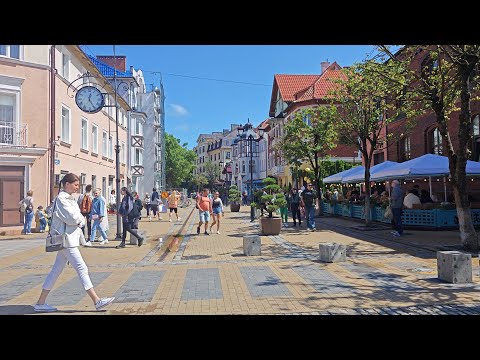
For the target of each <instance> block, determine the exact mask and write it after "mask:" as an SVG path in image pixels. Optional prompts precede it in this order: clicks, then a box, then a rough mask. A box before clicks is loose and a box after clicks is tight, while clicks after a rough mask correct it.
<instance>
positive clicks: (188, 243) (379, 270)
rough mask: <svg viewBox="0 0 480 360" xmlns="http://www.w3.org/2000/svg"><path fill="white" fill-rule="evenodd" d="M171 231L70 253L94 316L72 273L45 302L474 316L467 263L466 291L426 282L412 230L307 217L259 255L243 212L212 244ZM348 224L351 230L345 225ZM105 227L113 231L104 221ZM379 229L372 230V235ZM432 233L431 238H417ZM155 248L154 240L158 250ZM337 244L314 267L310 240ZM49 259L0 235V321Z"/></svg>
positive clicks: (166, 227)
mask: <svg viewBox="0 0 480 360" xmlns="http://www.w3.org/2000/svg"><path fill="white" fill-rule="evenodd" d="M179 210H180V211H179V216H180V217H181V218H182V219H183V220H182V221H181V222H172V223H170V222H168V216H166V215H165V214H163V215H164V217H165V220H161V221H159V220H152V221H148V219H146V218H142V220H141V221H140V229H142V230H143V231H145V232H146V234H147V241H146V243H145V244H144V245H143V246H141V247H138V246H136V245H128V241H127V248H125V249H115V245H116V244H117V243H116V242H115V240H114V237H115V235H114V234H113V232H114V231H113V230H112V231H111V232H110V234H109V239H110V240H111V241H110V243H109V244H106V245H98V244H96V245H95V246H93V247H91V248H83V247H82V248H81V249H80V251H81V252H82V255H83V257H84V259H85V262H86V263H87V265H88V268H89V272H90V276H91V279H92V282H93V284H94V286H95V290H96V292H97V293H98V294H99V295H100V296H115V297H116V301H115V302H114V303H112V304H111V305H110V306H109V307H107V308H106V309H105V311H102V312H95V311H94V309H93V307H92V303H91V300H90V298H89V297H88V295H87V294H86V293H85V291H84V290H83V288H82V287H81V285H80V281H79V280H78V277H77V274H76V272H75V270H74V269H73V268H72V267H71V265H67V266H66V268H65V270H64V271H63V273H62V274H61V275H60V277H59V279H58V281H57V283H56V284H55V286H54V289H53V290H52V292H51V294H50V296H49V298H48V299H47V302H49V303H51V304H52V305H55V306H57V307H58V308H59V313H60V314H65V313H68V314H89V315H94V314H101V315H108V314H154V315H160V314H294V315H303V314H309V315H329V314H330V315H331V314H334V315H403V314H412V315H444V314H454V315H474V314H480V305H478V304H479V300H480V297H479V295H478V293H479V291H478V290H480V277H479V273H478V272H479V268H478V258H474V259H473V260H472V264H473V266H474V277H473V281H474V282H473V283H471V284H446V283H443V282H440V281H438V279H437V278H436V253H435V251H432V250H434V249H433V248H432V246H433V245H432V244H433V243H434V242H433V241H429V245H428V247H427V246H423V245H422V244H421V241H422V239H421V237H422V236H424V237H425V234H429V233H423V234H422V233H421V234H420V235H418V234H416V233H413V234H411V235H409V236H410V240H411V241H410V243H409V242H407V240H408V239H407V240H403V239H402V241H403V242H404V243H399V242H395V241H391V239H390V238H385V234H383V232H385V230H379V231H372V232H359V231H355V230H354V229H353V230H352V229H350V228H348V227H347V226H345V222H341V221H339V220H337V219H330V218H320V219H317V229H318V231H316V232H307V231H306V230H305V228H304V227H301V228H298V227H297V228H285V229H282V232H281V234H280V235H278V236H261V242H262V245H261V246H262V254H261V255H260V256H244V254H243V236H245V235H248V234H255V233H258V223H257V222H255V223H250V221H249V215H250V212H249V210H250V208H248V207H242V209H241V211H240V212H237V213H232V212H230V211H229V209H228V208H227V209H226V211H225V217H224V218H223V219H222V221H221V227H220V231H221V235H219V234H215V233H211V234H210V235H204V234H203V229H202V233H201V234H200V235H197V234H196V227H197V224H198V213H197V211H196V210H195V209H194V207H193V206H191V207H190V208H187V209H179ZM354 225H358V224H353V225H352V227H354ZM110 226H111V229H115V225H114V222H112V223H111V224H110ZM382 231H383V232H382ZM429 236H432V235H429ZM160 239H161V241H160ZM326 242H338V243H341V244H345V245H346V246H347V261H346V262H343V263H322V262H320V261H319V260H318V246H319V244H320V243H326ZM55 256H56V255H55V254H52V253H45V251H44V243H43V240H42V239H41V238H28V237H24V238H23V237H19V239H13V240H11V237H10V240H1V237H0V314H34V312H33V307H32V304H34V303H35V301H36V299H37V297H38V295H39V293H40V291H41V286H42V283H43V281H44V279H45V277H46V275H47V274H48V272H49V271H50V269H51V267H52V265H53V262H54V259H55Z"/></svg>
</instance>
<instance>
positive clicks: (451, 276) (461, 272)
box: [437, 251, 473, 284]
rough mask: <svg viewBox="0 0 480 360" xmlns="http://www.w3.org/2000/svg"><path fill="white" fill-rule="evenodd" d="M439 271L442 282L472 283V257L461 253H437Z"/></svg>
mask: <svg viewBox="0 0 480 360" xmlns="http://www.w3.org/2000/svg"><path fill="white" fill-rule="evenodd" d="M437 270H438V278H439V279H440V280H443V281H446V282H449V283H451V284H464V283H471V282H472V281H473V280H472V255H470V254H464V253H462V252H460V251H437Z"/></svg>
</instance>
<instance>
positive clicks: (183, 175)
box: [165, 133, 196, 187]
mask: <svg viewBox="0 0 480 360" xmlns="http://www.w3.org/2000/svg"><path fill="white" fill-rule="evenodd" d="M195 158H196V154H195V152H194V151H193V150H189V149H187V143H184V144H182V145H180V139H177V138H175V137H174V136H173V135H171V134H167V133H165V161H166V164H165V178H166V183H167V187H179V186H180V185H181V184H182V183H183V182H187V181H189V180H191V179H192V176H193V175H192V174H193V169H194V167H195Z"/></svg>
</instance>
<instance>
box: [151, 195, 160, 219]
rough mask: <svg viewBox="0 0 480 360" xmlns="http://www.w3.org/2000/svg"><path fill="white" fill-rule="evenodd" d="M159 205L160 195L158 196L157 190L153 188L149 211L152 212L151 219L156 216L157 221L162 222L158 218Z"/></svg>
mask: <svg viewBox="0 0 480 360" xmlns="http://www.w3.org/2000/svg"><path fill="white" fill-rule="evenodd" d="M159 205H160V195H159V194H158V192H157V189H155V188H153V189H152V196H151V198H150V210H152V213H153V217H155V216H157V214H158V220H162V218H161V217H160V211H159Z"/></svg>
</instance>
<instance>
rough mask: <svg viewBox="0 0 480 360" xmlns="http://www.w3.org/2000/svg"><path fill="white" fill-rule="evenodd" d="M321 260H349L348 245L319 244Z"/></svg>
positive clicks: (331, 261)
mask: <svg viewBox="0 0 480 360" xmlns="http://www.w3.org/2000/svg"><path fill="white" fill-rule="evenodd" d="M319 255H320V261H323V262H330V263H333V262H342V261H346V260H347V246H346V245H342V244H336V243H325V244H319Z"/></svg>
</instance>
